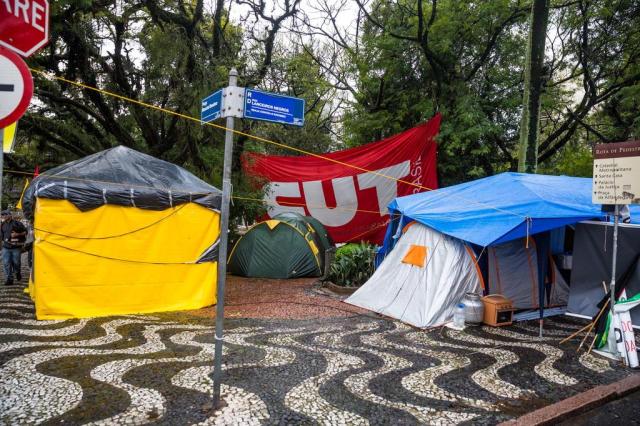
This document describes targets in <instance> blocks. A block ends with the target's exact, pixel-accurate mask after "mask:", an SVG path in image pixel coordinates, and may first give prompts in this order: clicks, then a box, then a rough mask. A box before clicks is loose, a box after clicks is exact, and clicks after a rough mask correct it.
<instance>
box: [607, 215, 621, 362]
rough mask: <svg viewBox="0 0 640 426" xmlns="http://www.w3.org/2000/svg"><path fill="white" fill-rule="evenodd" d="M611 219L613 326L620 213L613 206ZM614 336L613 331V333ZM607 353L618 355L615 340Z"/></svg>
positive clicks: (611, 342) (611, 340) (610, 342)
mask: <svg viewBox="0 0 640 426" xmlns="http://www.w3.org/2000/svg"><path fill="white" fill-rule="evenodd" d="M614 209H615V210H614V218H613V255H612V256H613V259H612V260H611V285H610V290H611V296H610V297H611V301H610V303H609V308H610V309H611V324H614V319H613V318H614V315H615V312H614V306H615V304H616V266H617V265H616V263H617V259H618V221H619V219H618V214H619V213H620V207H619V206H618V204H615V207H614ZM614 336H615V331H614ZM609 352H611V353H612V354H614V355H618V347H617V346H616V339H609Z"/></svg>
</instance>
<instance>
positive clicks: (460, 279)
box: [346, 222, 569, 328]
mask: <svg viewBox="0 0 640 426" xmlns="http://www.w3.org/2000/svg"><path fill="white" fill-rule="evenodd" d="M529 241H530V243H529V246H528V247H527V244H526V240H525V239H517V240H513V241H509V242H507V243H503V244H500V245H497V246H491V247H487V249H486V251H485V252H484V254H483V256H487V257H488V274H487V276H488V289H487V290H488V291H487V293H489V294H502V295H504V296H506V297H507V298H509V299H510V300H512V301H513V302H514V307H515V308H516V309H536V308H538V307H539V306H538V305H539V299H538V257H537V253H536V247H535V241H534V239H533V238H531V239H530V240H529ZM552 266H553V268H552V273H551V274H550V276H551V283H550V284H551V285H550V292H549V295H550V296H549V298H550V300H549V303H545V306H547V307H548V306H558V305H566V303H567V298H568V294H569V287H568V286H567V284H566V282H564V280H563V279H562V276H561V275H560V273H559V272H558V270H557V268H556V266H555V265H552ZM483 288H484V282H483V277H482V272H481V271H480V267H479V265H478V261H477V259H476V255H475V254H474V252H473V250H472V249H471V248H470V247H469V246H468V245H467V244H466V243H465V242H464V241H461V240H459V239H457V238H454V237H450V236H448V235H445V234H442V233H440V232H438V231H436V230H434V229H431V228H429V227H427V226H425V225H422V224H420V223H417V222H412V223H410V224H409V225H408V227H407V228H405V230H404V232H403V235H402V236H401V237H400V239H399V240H398V242H397V244H396V245H395V246H394V248H393V249H392V250H391V252H390V253H389V254H388V255H387V257H386V258H385V259H384V261H383V262H382V264H381V265H380V266H379V267H378V269H377V270H376V272H375V273H374V274H373V276H372V277H371V278H370V279H369V280H368V281H367V282H366V283H365V284H364V285H363V286H362V287H361V288H360V289H359V290H358V291H356V292H355V293H354V294H353V295H352V296H351V297H349V298H348V299H347V300H346V302H347V303H350V304H352V305H356V306H359V307H361V308H365V309H369V310H371V311H374V312H378V313H379V314H382V315H386V316H389V317H392V318H396V319H398V320H400V321H403V322H406V323H408V324H411V325H415V326H416V327H421V328H422V327H431V326H435V325H439V324H443V323H445V322H447V321H450V320H451V318H452V317H453V311H454V309H455V306H456V304H457V303H459V302H460V301H461V300H462V298H463V297H464V295H465V293H467V292H476V293H477V292H481V291H482V289H483Z"/></svg>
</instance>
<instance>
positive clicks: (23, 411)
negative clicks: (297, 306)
mask: <svg viewBox="0 0 640 426" xmlns="http://www.w3.org/2000/svg"><path fill="white" fill-rule="evenodd" d="M33 314H34V313H33V305H32V304H31V302H30V300H29V299H28V297H27V296H26V295H24V294H23V293H22V289H21V288H19V287H17V286H15V287H4V288H0V424H7V425H14V424H42V423H49V424H53V423H60V422H65V423H73V424H93V425H111V424H149V423H154V424H156V423H160V424H201V425H227V424H229V425H261V424H323V425H365V424H420V423H422V424H425V423H426V424H457V423H471V422H472V423H480V424H492V423H495V422H498V421H501V420H506V419H509V418H513V417H515V416H517V415H519V414H522V413H524V412H526V411H530V410H533V409H535V408H538V407H539V406H541V405H545V404H549V403H552V402H554V401H557V400H559V399H562V398H565V397H568V396H571V395H573V394H575V393H577V392H580V391H582V390H585V389H587V388H590V387H593V386H595V385H598V384H603V383H608V382H611V381H613V380H617V379H619V378H622V377H624V376H625V375H627V374H628V371H626V370H624V369H623V368H621V367H620V366H618V365H615V364H611V363H609V362H608V361H605V360H603V359H601V358H599V357H594V356H593V355H588V356H587V355H585V354H584V352H582V353H580V354H576V352H575V347H576V344H575V343H570V344H567V345H563V346H559V344H558V342H559V340H560V339H562V338H563V337H565V336H566V335H568V334H569V333H570V332H571V331H572V330H576V329H577V328H579V327H580V325H581V324H580V323H579V322H577V321H576V320H573V319H567V318H558V319H553V320H547V321H546V323H547V330H548V331H547V332H546V333H545V336H544V337H543V338H539V337H537V327H536V323H534V322H531V323H524V324H518V325H515V326H513V327H510V328H508V329H503V328H499V329H494V328H489V327H470V328H468V329H467V330H465V331H464V332H455V331H452V330H443V331H441V330H433V331H429V332H426V331H421V330H416V329H414V328H411V327H409V326H406V325H404V324H401V323H396V322H392V321H388V320H384V319H376V318H372V317H370V316H354V317H351V318H341V319H318V320H304V321H302V320H296V321H284V320H241V319H233V320H227V322H226V326H227V334H226V339H225V347H224V357H225V359H224V384H223V387H222V393H223V398H224V400H225V402H226V406H225V407H224V408H222V409H221V410H219V411H214V410H212V408H213V407H212V405H211V394H212V380H211V376H212V372H213V368H212V361H213V347H214V345H213V342H214V339H213V327H212V326H213V321H212V320H210V319H202V318H196V317H186V316H184V315H181V314H175V313H174V314H156V315H154V316H143V315H131V316H120V317H112V318H96V319H88V320H67V321H36V320H35V318H34V316H33Z"/></svg>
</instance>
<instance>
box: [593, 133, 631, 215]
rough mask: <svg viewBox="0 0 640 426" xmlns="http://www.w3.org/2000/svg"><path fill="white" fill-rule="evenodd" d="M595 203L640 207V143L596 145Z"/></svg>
mask: <svg viewBox="0 0 640 426" xmlns="http://www.w3.org/2000/svg"><path fill="white" fill-rule="evenodd" d="M592 201H593V203H594V204H640V140H638V141H630V142H619V143H608V144H600V145H596V147H595V149H594V151H593V196H592Z"/></svg>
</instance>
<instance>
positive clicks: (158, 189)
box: [22, 146, 222, 220]
mask: <svg viewBox="0 0 640 426" xmlns="http://www.w3.org/2000/svg"><path fill="white" fill-rule="evenodd" d="M36 197H39V198H50V199H55V200H68V201H70V202H71V203H73V204H74V205H75V206H76V207H78V209H80V210H81V211H88V210H92V209H95V208H97V207H100V206H103V205H105V204H116V205H120V206H129V207H137V208H141V209H147V210H164V209H167V208H170V207H173V206H176V205H180V204H184V203H188V202H194V203H197V204H200V205H202V206H205V207H208V208H210V209H212V210H216V211H219V210H220V204H221V200H222V192H221V191H220V190H219V189H217V188H216V187H214V186H211V185H209V184H208V183H206V182H204V181H203V180H201V179H199V178H197V177H196V176H194V175H193V174H191V173H189V172H188V171H186V170H185V169H183V168H181V167H179V166H176V165H175V164H172V163H169V162H167V161H163V160H159V159H157V158H154V157H152V156H150V155H147V154H143V153H141V152H138V151H135V150H133V149H131V148H127V147H124V146H118V147H115V148H111V149H107V150H105V151H101V152H98V153H96V154H93V155H89V156H88V157H84V158H81V159H79V160H76V161H72V162H70V163H67V164H63V165H61V166H58V167H56V168H54V169H51V170H49V171H47V172H45V173H43V174H41V175H40V176H38V177H36V178H35V179H34V180H33V181H32V182H31V184H30V185H29V187H28V188H27V190H26V191H25V194H24V198H23V200H22V206H23V211H24V214H25V216H26V217H27V219H30V220H32V219H33V207H34V205H35V199H36Z"/></svg>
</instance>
